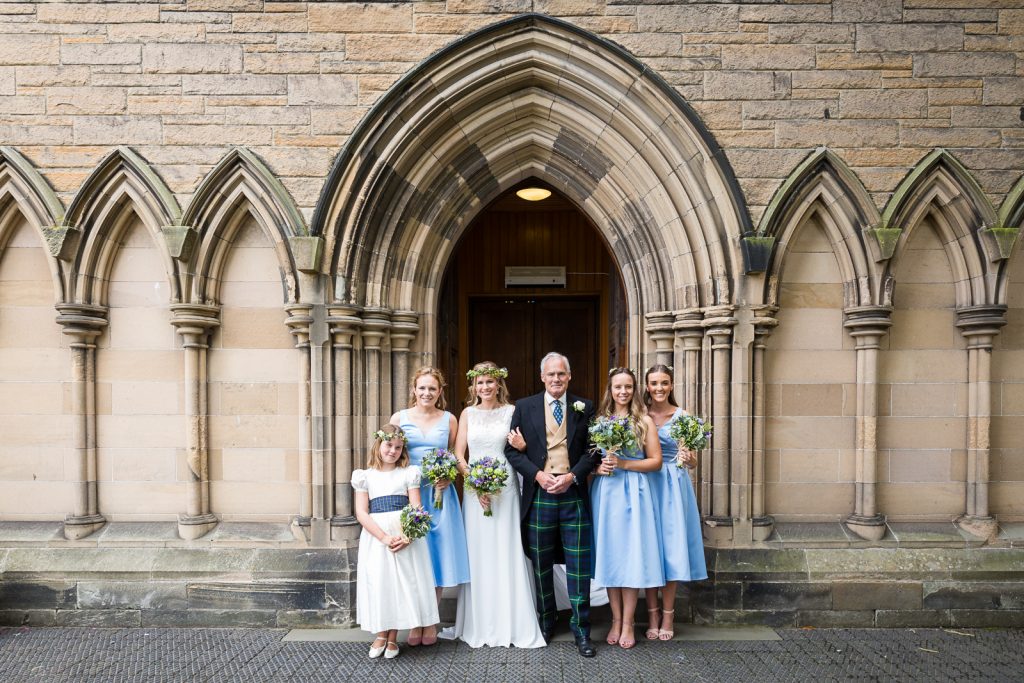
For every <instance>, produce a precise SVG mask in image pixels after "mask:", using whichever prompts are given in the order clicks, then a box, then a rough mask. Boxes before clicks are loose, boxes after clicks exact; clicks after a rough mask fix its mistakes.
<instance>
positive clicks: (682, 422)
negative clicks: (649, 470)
mask: <svg viewBox="0 0 1024 683" xmlns="http://www.w3.org/2000/svg"><path fill="white" fill-rule="evenodd" d="M712 429H714V427H712V426H711V425H710V424H708V423H707V422H705V421H704V419H703V418H700V417H697V416H695V415H680V416H679V417H677V418H676V419H674V420H672V424H671V425H670V426H669V432H668V433H669V436H670V437H672V439H673V440H675V442H676V443H678V444H679V450H680V451H682V450H683V449H684V448H685V449H687V450H691V451H702V450H704V449H705V448H707V447H708V441H710V440H711V430H712ZM681 455H682V454H681V453H680V456H681ZM686 466H687V465H686V464H684V462H683V460H682V459H681V457H677V458H676V467H679V468H683V467H686Z"/></svg>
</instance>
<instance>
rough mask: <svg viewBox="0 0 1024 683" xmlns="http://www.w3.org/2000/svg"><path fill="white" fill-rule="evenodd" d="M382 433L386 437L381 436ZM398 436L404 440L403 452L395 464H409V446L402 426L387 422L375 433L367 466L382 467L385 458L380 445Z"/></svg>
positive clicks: (375, 468)
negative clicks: (381, 455) (382, 456)
mask: <svg viewBox="0 0 1024 683" xmlns="http://www.w3.org/2000/svg"><path fill="white" fill-rule="evenodd" d="M382 433H383V435H384V437H386V438H383V439H382V438H381V437H380V435H381V434H382ZM396 436H397V437H398V438H400V439H401V440H402V454H401V455H400V456H398V462H396V463H395V466H396V467H406V466H408V464H409V446H408V445H407V444H406V439H405V432H403V431H402V428H401V427H399V426H397V425H393V424H386V425H384V426H383V427H381V428H380V429H378V430H377V431H376V432H374V434H373V445H372V446H371V447H370V459H369V462H367V463H366V466H367V467H369V468H370V469H371V470H379V469H380V466H381V465H383V464H384V460H383V459H382V458H381V457H380V446H381V444H382V443H384V442H385V441H391V439H394V438H395V437H396Z"/></svg>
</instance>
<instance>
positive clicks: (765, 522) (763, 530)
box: [751, 515, 775, 541]
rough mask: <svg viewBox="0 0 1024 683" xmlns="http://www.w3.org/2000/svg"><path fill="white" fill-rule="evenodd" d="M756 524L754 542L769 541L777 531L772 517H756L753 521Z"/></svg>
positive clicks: (753, 532) (752, 534) (753, 535)
mask: <svg viewBox="0 0 1024 683" xmlns="http://www.w3.org/2000/svg"><path fill="white" fill-rule="evenodd" d="M751 521H752V522H753V524H754V528H753V530H752V533H751V536H752V539H753V540H754V541H767V540H768V537H769V536H771V535H772V532H773V531H774V530H775V518H774V517H771V516H770V515H765V516H764V517H754V518H753V519H752V520H751Z"/></svg>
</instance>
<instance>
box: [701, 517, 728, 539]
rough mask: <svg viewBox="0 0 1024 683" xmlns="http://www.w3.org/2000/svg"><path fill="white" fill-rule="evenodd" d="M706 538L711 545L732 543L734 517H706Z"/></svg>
mask: <svg viewBox="0 0 1024 683" xmlns="http://www.w3.org/2000/svg"><path fill="white" fill-rule="evenodd" d="M704 538H705V539H707V541H708V543H710V544H711V545H722V544H726V543H731V542H732V517H713V516H711V517H706V518H705V519H704Z"/></svg>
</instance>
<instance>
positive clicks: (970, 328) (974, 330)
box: [955, 305, 1006, 349]
mask: <svg viewBox="0 0 1024 683" xmlns="http://www.w3.org/2000/svg"><path fill="white" fill-rule="evenodd" d="M955 324H956V326H957V327H959V328H960V334H962V335H963V336H964V337H965V338H966V339H967V342H968V345H969V347H970V348H976V349H991V348H992V338H993V337H995V336H996V335H997V334H999V330H1000V329H1001V328H1002V327H1003V326H1004V325H1006V306H1005V305H1002V306H971V307H969V308H960V309H957V312H956V323H955Z"/></svg>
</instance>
